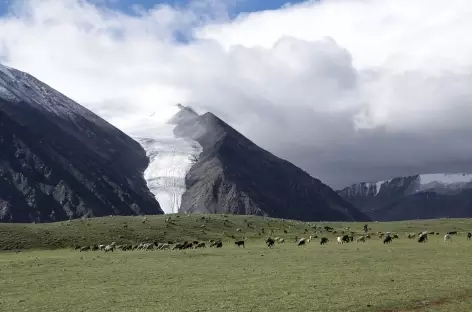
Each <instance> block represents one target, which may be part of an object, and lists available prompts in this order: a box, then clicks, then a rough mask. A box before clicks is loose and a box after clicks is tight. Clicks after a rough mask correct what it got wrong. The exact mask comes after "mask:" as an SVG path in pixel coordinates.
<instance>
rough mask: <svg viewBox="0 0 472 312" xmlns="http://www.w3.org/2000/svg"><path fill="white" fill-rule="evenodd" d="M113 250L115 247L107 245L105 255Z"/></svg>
mask: <svg viewBox="0 0 472 312" xmlns="http://www.w3.org/2000/svg"><path fill="white" fill-rule="evenodd" d="M114 250H115V245H108V246H106V247H105V253H107V252H109V251H111V252H113V251H114Z"/></svg>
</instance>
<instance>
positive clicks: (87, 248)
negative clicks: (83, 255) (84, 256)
mask: <svg viewBox="0 0 472 312" xmlns="http://www.w3.org/2000/svg"><path fill="white" fill-rule="evenodd" d="M89 250H90V246H84V247H81V248H80V249H79V251H80V252H82V251H89Z"/></svg>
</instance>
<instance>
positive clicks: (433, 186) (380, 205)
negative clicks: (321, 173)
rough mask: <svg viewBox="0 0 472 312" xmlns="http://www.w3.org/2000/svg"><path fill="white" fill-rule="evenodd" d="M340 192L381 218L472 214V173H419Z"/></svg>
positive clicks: (395, 218)
mask: <svg viewBox="0 0 472 312" xmlns="http://www.w3.org/2000/svg"><path fill="white" fill-rule="evenodd" d="M338 193H339V194H340V195H341V196H342V197H343V198H344V199H345V200H347V201H349V202H350V203H352V204H353V205H355V206H356V207H357V208H359V209H360V210H361V211H362V212H364V213H365V214H367V215H368V216H370V217H371V218H372V219H373V220H377V221H397V220H411V219H435V218H469V217H472V174H466V173H453V174H444V173H438V174H419V175H413V176H408V177H398V178H394V179H390V180H386V181H379V182H374V183H365V182H364V183H358V184H353V185H351V186H349V187H347V188H345V189H343V190H340V191H338Z"/></svg>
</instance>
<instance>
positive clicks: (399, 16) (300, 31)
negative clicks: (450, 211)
mask: <svg viewBox="0 0 472 312" xmlns="http://www.w3.org/2000/svg"><path fill="white" fill-rule="evenodd" d="M94 3H95V4H93V3H92V2H86V1H78V0H68V1H66V0H41V1H39V0H29V1H18V2H16V3H15V4H14V6H13V7H12V10H11V12H10V14H8V15H6V16H4V17H0V61H3V62H4V63H6V64H7V65H10V66H12V67H15V68H18V69H20V70H24V71H27V72H29V73H31V74H33V75H34V76H36V77H37V78H39V79H41V80H43V81H44V82H46V83H48V84H50V85H51V86H53V87H54V88H56V89H58V90H59V91H61V92H63V93H64V94H66V95H67V96H69V97H71V98H73V99H74V100H76V101H78V102H79V103H81V104H83V105H84V106H87V107H88V108H90V109H92V110H93V111H95V112H96V113H98V114H100V115H101V116H103V117H104V118H106V119H107V120H109V121H110V122H111V123H113V124H115V125H116V126H118V127H119V128H121V129H123V130H124V131H126V132H128V133H130V134H131V135H147V136H156V135H158V132H159V125H161V124H162V123H163V122H164V121H165V120H167V118H168V117H169V116H170V115H172V114H173V112H174V111H175V108H174V104H176V103H179V102H180V103H183V104H188V105H191V106H193V107H194V108H195V109H197V111H200V112H204V111H212V112H214V113H215V114H217V115H219V116H221V117H222V118H223V119H225V120H226V121H227V122H229V123H230V124H231V125H233V126H234V127H235V128H236V129H238V130H240V131H241V132H242V133H244V134H245V135H246V136H248V137H249V138H251V139H253V140H254V141H255V142H256V143H258V144H259V145H261V146H262V147H264V148H267V149H268V150H270V151H271V152H273V153H275V154H276V155H279V156H281V157H283V158H286V159H288V160H290V161H292V162H294V163H295V164H297V165H299V166H301V167H302V168H304V169H305V170H307V171H308V172H309V173H311V174H312V175H313V176H315V177H318V178H320V179H321V180H322V181H324V182H326V183H328V184H330V185H332V186H334V187H341V186H344V185H347V184H349V183H353V182H357V181H365V180H376V179H385V178H390V177H394V176H398V175H406V174H414V173H417V172H424V173H426V172H438V171H452V172H456V171H469V172H472V162H471V161H470V160H471V159H472V147H469V146H471V145H470V144H469V143H468V142H467V141H466V140H467V138H468V137H470V135H471V134H472V124H471V123H470V122H469V120H470V119H471V117H472V89H471V88H470V86H471V85H472V58H471V57H470V55H472V37H470V36H469V35H468V30H469V29H472V20H470V16H471V15H472V3H471V2H470V1H469V0H450V1H447V2H446V1H443V0H414V1H411V0H325V1H307V2H305V3H303V4H299V5H289V6H287V7H285V8H283V9H280V10H275V11H264V12H257V13H251V14H244V15H240V16H239V17H237V18H236V19H234V20H229V18H228V14H227V9H228V6H230V5H231V4H232V2H231V1H227V2H223V1H218V2H215V1H210V0H208V1H203V2H202V1H195V2H191V4H190V5H188V6H183V7H172V6H170V5H156V6H155V7H153V8H152V9H150V10H144V9H142V8H140V7H135V11H134V13H133V14H126V13H123V12H118V11H114V10H112V9H109V8H108V9H107V7H106V6H104V5H103V4H100V5H99V4H96V3H97V2H96V1H95V2H94ZM176 38H180V39H181V40H180V41H179V40H177V39H176ZM182 38H183V39H185V40H184V42H183V40H182ZM153 113H156V114H154V115H152V114H153ZM151 115H152V117H150V116H151Z"/></svg>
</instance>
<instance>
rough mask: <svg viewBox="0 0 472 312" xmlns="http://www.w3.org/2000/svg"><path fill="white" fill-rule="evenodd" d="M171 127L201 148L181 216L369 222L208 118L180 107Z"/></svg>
mask: <svg viewBox="0 0 472 312" xmlns="http://www.w3.org/2000/svg"><path fill="white" fill-rule="evenodd" d="M170 123H171V124H174V125H175V128H174V129H173V132H174V134H175V135H176V136H177V137H181V138H186V139H187V140H190V141H195V142H197V143H198V144H199V145H200V146H201V148H202V152H201V153H200V154H199V155H198V157H196V158H195V159H194V163H193V164H192V165H191V166H190V168H189V169H188V173H187V175H186V177H185V185H186V191H185V192H184V193H183V195H182V202H181V206H180V210H179V211H181V212H185V213H234V214H246V215H263V216H270V217H276V218H288V219H297V220H306V221H320V220H326V221H346V220H350V221H366V220H369V218H368V217H367V216H366V215H364V214H363V213H361V212H359V211H358V210H357V209H356V208H355V207H354V206H353V205H351V204H349V203H348V202H346V201H345V200H343V199H342V198H341V197H340V196H339V195H338V194H337V193H336V192H335V191H334V190H332V189H331V188H330V187H328V186H327V185H325V184H323V183H322V182H321V181H320V180H317V179H315V178H313V177H311V176H310V175H309V174H308V173H306V172H305V171H303V170H302V169H300V168H298V167H296V166H295V165H293V164H291V163H290V162H288V161H286V160H283V159H280V158H278V157H276V156H274V155H273V154H271V153H269V152H268V151H266V150H264V149H262V148H260V147H259V146H257V145H256V144H254V143H253V142H251V141H250V140H249V139H247V138H246V137H244V136H243V135H242V134H240V133H239V132H237V131H236V130H235V129H233V128H232V127H230V126H229V125H228V124H227V123H225V122H224V121H223V120H221V119H220V118H218V117H217V116H215V115H213V114H212V113H205V114H203V115H198V114H197V113H195V111H193V110H191V109H189V108H186V107H183V106H181V107H180V111H179V112H178V113H177V114H176V115H175V116H174V118H172V119H171V121H170Z"/></svg>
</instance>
